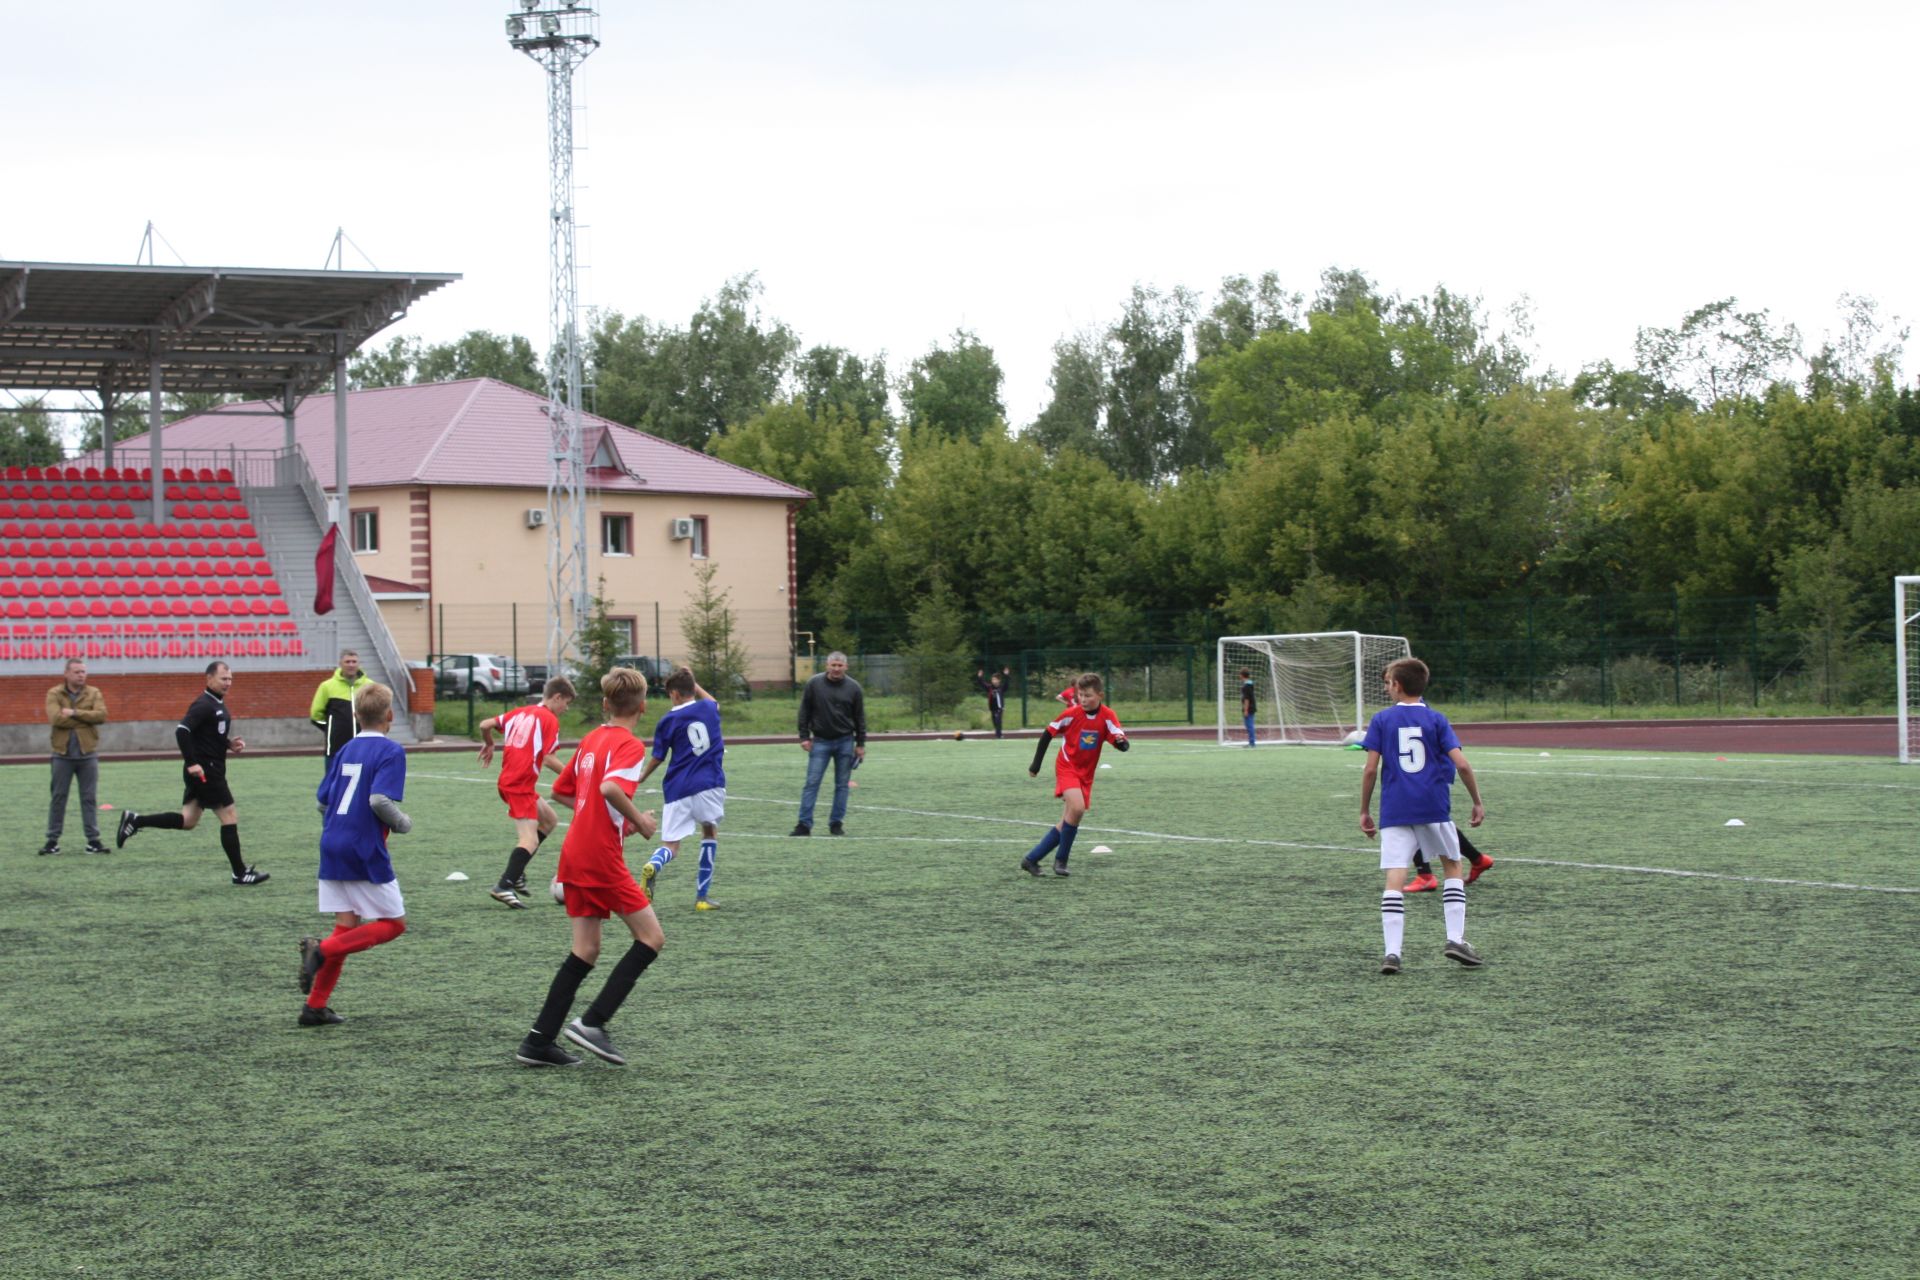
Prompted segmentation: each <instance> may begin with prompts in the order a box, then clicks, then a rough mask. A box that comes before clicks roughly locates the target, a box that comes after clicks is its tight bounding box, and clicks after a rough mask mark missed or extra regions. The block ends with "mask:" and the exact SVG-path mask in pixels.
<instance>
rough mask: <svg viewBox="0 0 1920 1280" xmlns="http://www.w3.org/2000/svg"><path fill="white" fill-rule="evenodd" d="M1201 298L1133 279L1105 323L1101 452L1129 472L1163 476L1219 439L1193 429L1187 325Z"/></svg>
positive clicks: (1201, 460) (1199, 457)
mask: <svg viewBox="0 0 1920 1280" xmlns="http://www.w3.org/2000/svg"><path fill="white" fill-rule="evenodd" d="M1196 305H1197V304H1196V302H1195V300H1194V296H1193V294H1191V293H1189V292H1188V291H1187V290H1185V289H1174V290H1172V291H1171V292H1169V293H1161V292H1159V291H1158V290H1156V289H1149V288H1145V287H1143V286H1140V285H1135V286H1134V288H1133V292H1132V294H1131V295H1130V296H1129V297H1128V299H1127V304H1126V306H1125V307H1124V308H1123V309H1122V311H1121V314H1120V318H1119V319H1118V320H1117V321H1115V322H1114V324H1113V326H1112V327H1111V328H1110V329H1108V330H1107V370H1106V373H1107V377H1106V392H1107V395H1106V423H1105V426H1104V430H1103V433H1102V444H1103V452H1104V455H1105V457H1106V460H1107V463H1108V465H1109V466H1111V467H1112V468H1113V469H1114V471H1116V472H1117V473H1119V474H1120V475H1122V476H1124V477H1126V478H1127V479H1129V480H1136V481H1141V482H1144V483H1149V484H1154V483H1158V482H1159V481H1161V480H1163V479H1165V478H1167V477H1169V476H1173V475H1177V474H1179V473H1180V472H1181V471H1182V470H1184V469H1185V468H1187V467H1190V466H1198V465H1205V464H1206V463H1207V462H1209V461H1211V460H1212V459H1213V457H1214V456H1215V452H1216V451H1215V449H1214V447H1213V442H1212V441H1211V440H1210V439H1202V438H1201V437H1200V436H1198V435H1196V434H1195V433H1194V431H1193V427H1194V414H1193V385H1192V366H1191V364H1190V363H1189V361H1188V359H1187V330H1188V328H1189V327H1190V326H1191V325H1192V323H1193V318H1194V312H1195V308H1196Z"/></svg>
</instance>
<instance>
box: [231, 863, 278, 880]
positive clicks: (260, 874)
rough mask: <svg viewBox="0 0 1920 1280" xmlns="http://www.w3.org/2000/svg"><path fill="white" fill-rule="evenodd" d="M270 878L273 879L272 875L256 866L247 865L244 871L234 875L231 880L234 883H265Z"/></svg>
mask: <svg viewBox="0 0 1920 1280" xmlns="http://www.w3.org/2000/svg"><path fill="white" fill-rule="evenodd" d="M271 879H273V877H272V876H270V875H268V874H267V873H266V872H264V871H262V870H260V869H259V868H258V867H248V868H247V869H246V870H245V871H242V872H241V873H240V874H239V875H237V876H235V877H234V878H233V882H234V883H235V884H265V883H266V882H267V881H269V880H271Z"/></svg>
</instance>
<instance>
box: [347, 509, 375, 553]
mask: <svg viewBox="0 0 1920 1280" xmlns="http://www.w3.org/2000/svg"><path fill="white" fill-rule="evenodd" d="M379 549H380V509H379V508H378V507H356V508H355V509H354V512H353V553H354V554H355V555H370V554H372V553H373V552H375V551H378V550H379Z"/></svg>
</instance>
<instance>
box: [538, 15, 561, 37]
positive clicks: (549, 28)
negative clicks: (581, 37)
mask: <svg viewBox="0 0 1920 1280" xmlns="http://www.w3.org/2000/svg"><path fill="white" fill-rule="evenodd" d="M540 34H541V35H543V36H557V35H559V34H560V19H558V18H556V17H554V16H553V15H552V14H550V13H549V14H547V15H545V16H544V17H542V18H541V19H540Z"/></svg>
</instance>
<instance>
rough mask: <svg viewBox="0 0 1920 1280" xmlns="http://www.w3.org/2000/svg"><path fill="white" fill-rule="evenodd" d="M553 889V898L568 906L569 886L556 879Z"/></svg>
mask: <svg viewBox="0 0 1920 1280" xmlns="http://www.w3.org/2000/svg"><path fill="white" fill-rule="evenodd" d="M552 889H553V900H554V901H555V902H557V903H559V904H560V905H561V906H563V907H564V906H566V905H567V886H565V885H563V884H561V883H560V882H559V881H558V880H555V881H554V882H553V885H552Z"/></svg>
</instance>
